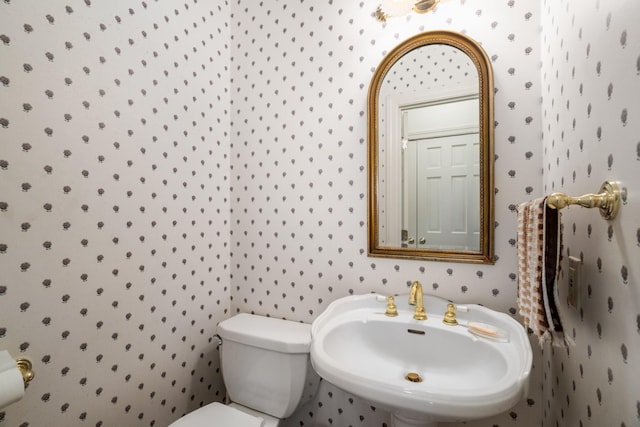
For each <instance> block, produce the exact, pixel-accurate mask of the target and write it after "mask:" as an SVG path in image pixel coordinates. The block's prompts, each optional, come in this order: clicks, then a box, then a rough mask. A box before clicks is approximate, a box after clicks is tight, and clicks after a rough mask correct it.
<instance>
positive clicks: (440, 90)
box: [368, 31, 494, 264]
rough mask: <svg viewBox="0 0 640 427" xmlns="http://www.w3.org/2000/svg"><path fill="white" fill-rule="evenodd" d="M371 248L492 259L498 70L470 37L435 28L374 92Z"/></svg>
mask: <svg viewBox="0 0 640 427" xmlns="http://www.w3.org/2000/svg"><path fill="white" fill-rule="evenodd" d="M368 126H369V129H368V131H369V141H368V151H369V153H368V154H369V164H368V168H369V255H370V256H380V257H392V258H413V259H428V260H439V261H457V262H473V263H489V264H490V263H493V246H494V242H493V228H494V215H493V200H494V197H493V196H494V194H493V193H494V181H493V179H494V178H493V162H494V156H493V126H494V123H493V72H492V69H491V63H490V61H489V58H488V57H487V55H486V53H485V52H484V50H483V49H482V48H481V47H480V45H479V44H478V43H476V42H475V41H474V40H472V39H470V38H469V37H467V36H465V35H463V34H459V33H455V32H450V31H429V32H425V33H421V34H418V35H416V36H413V37H411V38H410V39H408V40H406V41H404V42H402V43H400V44H399V45H398V46H396V47H395V48H394V49H393V50H392V51H391V52H389V53H388V54H387V55H386V56H385V58H384V59H383V60H382V62H381V63H380V66H379V67H378V68H377V70H376V72H375V74H374V76H373V79H372V80H371V85H370V87H369V98H368Z"/></svg>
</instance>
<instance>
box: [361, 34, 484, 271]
mask: <svg viewBox="0 0 640 427" xmlns="http://www.w3.org/2000/svg"><path fill="white" fill-rule="evenodd" d="M432 44H444V45H449V46H452V47H454V48H457V49H459V50H461V51H462V52H464V53H465V54H466V55H467V56H468V57H469V58H470V59H471V60H472V62H473V63H474V64H475V66H476V69H477V71H478V80H479V81H478V83H479V104H480V105H479V107H480V108H479V111H480V126H479V137H480V245H479V250H477V251H475V250H438V249H416V248H402V247H389V246H380V245H379V228H378V227H379V223H378V221H379V218H378V212H379V211H378V197H377V195H378V172H379V171H378V165H379V163H378V162H379V159H378V153H379V147H378V145H379V133H378V131H379V129H378V119H379V114H380V112H379V111H378V96H379V93H380V88H381V86H382V83H383V81H384V78H385V76H386V74H387V72H388V71H389V69H390V68H391V67H392V66H393V65H394V64H395V63H396V62H397V61H398V60H400V59H401V58H402V57H403V56H404V55H405V54H407V53H409V52H411V51H412V50H414V49H416V48H419V47H421V46H427V45H432ZM493 91H494V86H493V70H492V68H491V62H490V60H489V57H488V56H487V54H486V53H485V51H484V50H483V49H482V47H481V46H480V45H479V44H478V43H477V42H476V41H474V40H473V39H471V38H469V37H467V36H465V35H463V34H460V33H456V32H452V31H444V30H442V31H427V32H424V33H421V34H417V35H415V36H413V37H411V38H409V39H407V40H405V41H404V42H402V43H400V44H399V45H398V46H396V47H395V48H394V49H392V50H391V51H390V52H389V53H388V54H387V55H386V56H385V57H384V58H383V60H382V62H381V63H380V65H379V67H378V68H377V69H376V71H375V73H374V75H373V78H372V79H371V84H370V86H369V93H368V100H367V107H368V112H367V114H368V116H367V117H368V136H369V138H368V159H369V162H368V180H369V183H368V184H369V185H368V197H369V199H368V204H369V206H368V214H369V222H368V228H369V230H368V246H369V252H368V254H369V256H373V257H387V258H407V259H419V260H432V261H452V262H467V263H478V264H493V263H494V259H493V258H494V148H493V146H494V119H493Z"/></svg>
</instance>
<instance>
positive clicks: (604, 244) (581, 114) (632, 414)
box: [542, 0, 640, 427]
mask: <svg viewBox="0 0 640 427" xmlns="http://www.w3.org/2000/svg"><path fill="white" fill-rule="evenodd" d="M542 15H543V18H542V23H543V27H544V28H545V32H544V35H543V40H542V43H543V49H544V51H545V52H547V54H546V55H545V56H544V57H543V67H542V87H543V104H542V107H543V131H544V138H543V140H544V150H545V153H544V170H545V179H544V184H545V191H546V192H552V191H562V192H565V193H568V194H571V195H580V194H585V193H592V192H596V191H597V190H598V189H599V188H600V184H601V183H602V182H603V181H605V180H618V181H620V182H621V183H622V185H623V206H622V208H621V210H620V214H619V216H618V217H617V218H616V219H615V220H613V221H605V220H603V219H602V218H601V217H600V215H599V213H598V212H596V211H595V210H588V209H582V208H574V207H572V208H569V209H567V210H566V211H565V212H563V216H562V222H563V231H564V232H563V235H564V244H565V250H564V255H565V256H564V262H563V266H562V268H563V269H564V271H568V265H567V259H568V257H569V256H574V257H577V258H579V259H580V260H581V261H582V264H581V269H582V272H581V276H582V279H583V280H582V284H581V285H580V286H579V287H578V295H579V304H578V307H577V309H574V308H573V307H570V306H569V305H568V303H565V304H563V306H562V307H561V309H562V311H561V314H563V317H564V319H565V328H566V329H567V331H568V332H569V335H570V336H571V337H572V338H573V340H574V341H575V346H574V347H571V348H569V349H568V350H560V349H550V348H546V349H545V351H544V400H545V401H544V406H543V407H544V416H543V425H544V426H563V425H575V426H584V427H587V426H593V427H596V426H604V425H606V426H620V427H623V426H626V427H630V426H638V425H640V382H638V380H637V378H638V374H637V371H638V367H640V296H639V292H638V290H639V284H640V265H639V264H638V260H640V215H639V213H640V204H639V203H638V194H639V193H638V188H637V186H638V183H639V182H640V151H638V150H639V149H640V143H638V141H639V137H638V135H640V119H639V118H638V116H639V115H640V102H639V101H638V88H640V30H639V29H638V25H637V17H638V16H640V4H639V3H638V2H634V1H624V0H614V1H608V2H600V1H595V0H593V1H586V2H580V3H576V2H571V1H567V0H563V1H545V2H544V5H543V14H542ZM566 276H567V275H566V274H565V277H564V280H563V282H562V283H561V286H560V298H561V300H562V301H563V302H565V301H567V299H566V297H567V294H568V293H567V289H568V285H567V277H566Z"/></svg>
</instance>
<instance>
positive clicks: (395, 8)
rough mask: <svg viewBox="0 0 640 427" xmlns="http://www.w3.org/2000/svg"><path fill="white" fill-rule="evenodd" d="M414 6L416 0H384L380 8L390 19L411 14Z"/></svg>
mask: <svg viewBox="0 0 640 427" xmlns="http://www.w3.org/2000/svg"><path fill="white" fill-rule="evenodd" d="M414 4H415V0H382V4H381V5H380V8H381V9H382V12H383V13H384V14H385V15H387V16H389V17H394V16H403V15H407V14H409V13H410V12H411V9H413V5H414Z"/></svg>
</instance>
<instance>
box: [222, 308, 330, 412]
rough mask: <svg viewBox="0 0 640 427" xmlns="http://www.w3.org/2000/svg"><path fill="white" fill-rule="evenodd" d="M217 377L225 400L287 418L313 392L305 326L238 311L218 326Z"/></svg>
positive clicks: (316, 379) (308, 331)
mask: <svg viewBox="0 0 640 427" xmlns="http://www.w3.org/2000/svg"><path fill="white" fill-rule="evenodd" d="M218 335H220V337H221V338H222V346H221V349H220V362H221V367H222V377H223V379H224V383H225V387H226V389H227V394H228V397H229V398H230V399H231V401H233V402H235V403H238V404H240V405H243V406H246V407H249V408H251V409H255V410H257V411H260V412H264V413H266V414H269V415H271V416H274V417H277V418H287V417H289V416H290V415H291V414H292V413H293V411H295V409H296V408H297V407H298V406H299V405H300V404H302V403H304V402H306V401H308V400H309V399H310V398H311V397H313V395H314V394H315V392H316V389H317V386H318V383H319V377H318V376H317V374H316V373H315V371H314V370H313V368H312V367H311V363H310V358H309V348H310V344H311V325H308V324H305V323H298V322H293V321H290V320H283V319H275V318H271V317H264V316H258V315H253V314H247V313H242V314H238V315H236V316H233V317H231V318H229V319H227V320H224V321H222V322H220V324H219V325H218Z"/></svg>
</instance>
